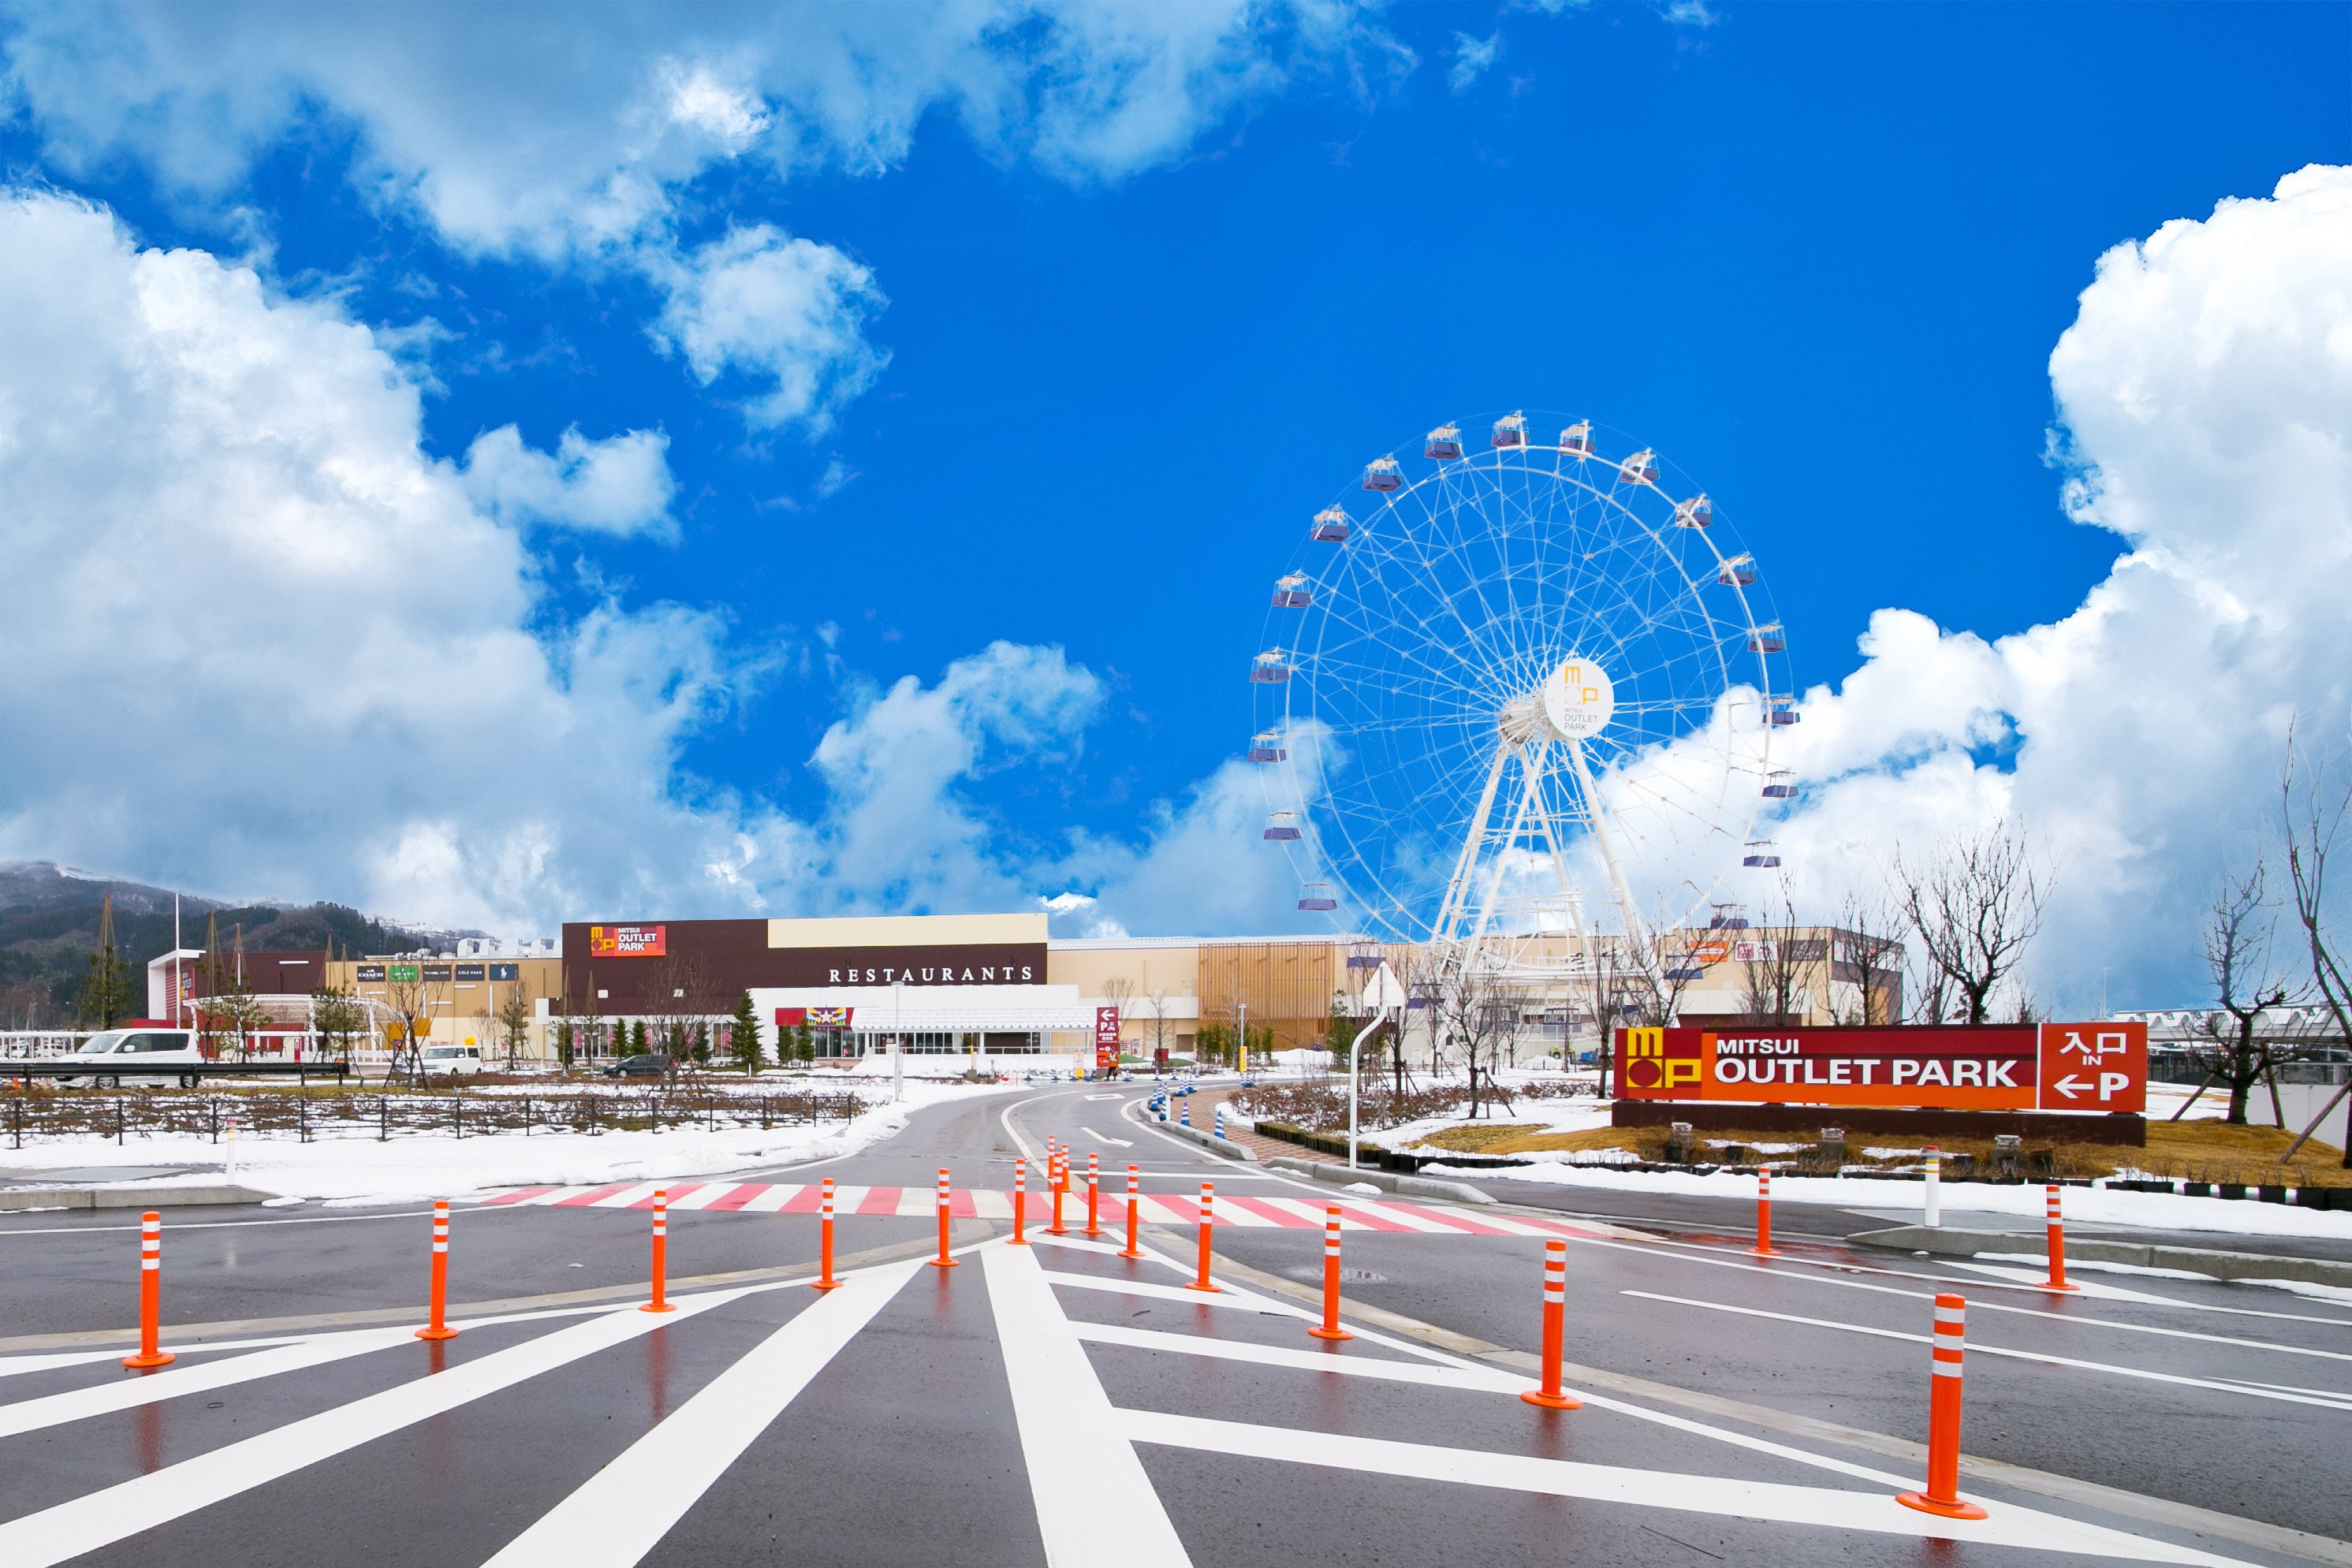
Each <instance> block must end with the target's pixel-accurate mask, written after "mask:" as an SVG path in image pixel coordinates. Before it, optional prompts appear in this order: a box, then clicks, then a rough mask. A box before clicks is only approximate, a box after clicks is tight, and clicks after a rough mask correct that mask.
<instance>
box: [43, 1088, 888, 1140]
mask: <svg viewBox="0 0 2352 1568" xmlns="http://www.w3.org/2000/svg"><path fill="white" fill-rule="evenodd" d="M863 1108H864V1102H863V1101H861V1100H860V1099H859V1098H858V1096H857V1095H856V1094H854V1093H843V1092H832V1093H817V1092H806V1093H797V1094H791V1093H787V1094H730V1093H723V1092H710V1091H702V1092H694V1091H687V1092H678V1091H667V1092H664V1091H643V1092H629V1091H610V1092H596V1091H590V1092H583V1093H578V1094H561V1095H543V1094H364V1093H353V1092H337V1093H332V1094H239V1095H222V1094H206V1093H203V1092H192V1091H187V1090H162V1091H157V1092H152V1093H144V1092H142V1093H133V1092H123V1093H119V1094H38V1095H30V1094H17V1095H14V1096H11V1097H9V1099H8V1102H7V1114H6V1118H5V1133H6V1135H7V1137H8V1139H9V1142H10V1144H11V1145H12V1146H14V1147H16V1148H23V1147H24V1146H25V1143H26V1139H36V1140H37V1139H41V1138H74V1137H89V1136H92V1135H97V1136H100V1137H110V1138H112V1139H113V1140H114V1141H115V1142H116V1143H118V1144H122V1143H128V1142H129V1141H130V1140H131V1138H132V1137H141V1138H198V1139H205V1140H207V1141H209V1142H212V1143H215V1144H216V1143H218V1142H220V1139H221V1134H222V1132H223V1130H224V1129H225V1128H226V1127H229V1126H232V1125H233V1126H234V1127H235V1128H236V1132H237V1134H238V1136H239V1137H247V1138H249V1137H292V1138H294V1139H296V1140H298V1141H299V1142H302V1143H306V1144H307V1143H313V1142H316V1141H317V1140H319V1139H321V1138H373V1139H375V1140H376V1141H378V1142H383V1141H387V1140H389V1139H391V1138H393V1137H395V1136H436V1135H438V1136H454V1137H458V1138H478V1137H489V1136H496V1135H500V1134H509V1135H514V1134H519V1135H520V1136H523V1137H529V1136H530V1135H532V1134H549V1133H587V1134H602V1133H642V1132H653V1133H661V1132H675V1131H679V1130H687V1129H691V1130H695V1131H707V1132H717V1131H719V1129H720V1128H722V1127H726V1128H747V1127H752V1126H758V1127H761V1128H763V1129H767V1128H773V1127H778V1126H787V1127H789V1126H799V1125H814V1124H820V1123H824V1122H827V1121H840V1122H846V1121H848V1120H850V1119H851V1118H852V1117H854V1116H856V1114H857V1113H858V1112H859V1111H860V1110H862V1109H863Z"/></svg>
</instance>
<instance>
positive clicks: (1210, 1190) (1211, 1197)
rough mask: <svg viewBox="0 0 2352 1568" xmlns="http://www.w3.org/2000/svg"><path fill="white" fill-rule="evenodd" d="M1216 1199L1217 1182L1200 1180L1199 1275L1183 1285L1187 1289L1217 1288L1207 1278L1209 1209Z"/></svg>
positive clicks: (1209, 1289)
mask: <svg viewBox="0 0 2352 1568" xmlns="http://www.w3.org/2000/svg"><path fill="white" fill-rule="evenodd" d="M1216 1201H1217V1184H1216V1183H1215V1182H1213V1181H1204V1182H1202V1184H1201V1277H1200V1278H1199V1279H1197V1280H1195V1281H1192V1283H1191V1284H1189V1285H1187V1286H1185V1287H1184V1288H1185V1289H1186V1290H1188V1291H1214V1290H1215V1289H1216V1288H1217V1287H1216V1284H1215V1283H1214V1282H1213V1281H1211V1280H1210V1278H1209V1226H1210V1223H1211V1218H1210V1210H1211V1208H1212V1207H1214V1205H1215V1204H1216Z"/></svg>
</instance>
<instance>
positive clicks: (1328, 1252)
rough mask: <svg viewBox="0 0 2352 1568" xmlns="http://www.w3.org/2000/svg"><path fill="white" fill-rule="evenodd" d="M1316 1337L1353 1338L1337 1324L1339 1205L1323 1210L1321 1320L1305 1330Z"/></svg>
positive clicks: (1328, 1206) (1353, 1336) (1331, 1205)
mask: <svg viewBox="0 0 2352 1568" xmlns="http://www.w3.org/2000/svg"><path fill="white" fill-rule="evenodd" d="M1307 1333H1311V1334H1313V1335H1314V1336H1315V1337H1316V1338H1317V1339H1353V1338H1355V1337H1356V1336H1355V1335H1354V1334H1351V1333H1349V1332H1348V1331H1347V1330H1346V1329H1343V1328H1341V1327H1340V1326H1339V1205H1338V1204H1336V1203H1334V1204H1329V1205H1327V1206H1326V1207H1325V1208H1324V1210H1323V1321H1322V1322H1320V1323H1318V1324H1316V1325H1315V1326H1313V1327H1311V1328H1309V1329H1308V1330H1307Z"/></svg>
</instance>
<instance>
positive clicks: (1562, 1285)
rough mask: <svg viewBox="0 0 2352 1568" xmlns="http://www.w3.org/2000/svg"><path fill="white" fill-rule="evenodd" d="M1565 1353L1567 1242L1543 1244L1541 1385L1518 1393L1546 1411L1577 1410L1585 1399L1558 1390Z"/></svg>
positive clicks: (1566, 1348) (1555, 1240)
mask: <svg viewBox="0 0 2352 1568" xmlns="http://www.w3.org/2000/svg"><path fill="white" fill-rule="evenodd" d="M1567 1353H1568V1243H1567V1242H1565V1241H1560V1240H1558V1239H1554V1240H1550V1241H1547V1242H1545V1243H1544V1307H1543V1386H1542V1387H1541V1388H1530V1389H1528V1391H1527V1392H1526V1393H1524V1394H1522V1395H1520V1396H1519V1397H1520V1398H1522V1399H1524V1400H1526V1401H1527V1402H1528V1404H1530V1405H1540V1406H1543V1407H1544V1408H1545V1409H1547V1410H1578V1409H1581V1408H1582V1407H1583V1405H1584V1401H1582V1400H1581V1399H1577V1398H1572V1397H1570V1396H1568V1395H1566V1394H1563V1393H1561V1392H1560V1389H1559V1364H1560V1361H1561V1360H1562V1358H1564V1357H1565V1356H1566V1354H1567Z"/></svg>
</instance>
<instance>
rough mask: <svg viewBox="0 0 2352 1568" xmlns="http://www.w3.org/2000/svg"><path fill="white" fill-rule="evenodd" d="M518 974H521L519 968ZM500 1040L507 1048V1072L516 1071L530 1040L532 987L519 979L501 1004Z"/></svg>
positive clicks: (499, 1013) (498, 1016)
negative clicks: (524, 1047) (523, 1050)
mask: <svg viewBox="0 0 2352 1568" xmlns="http://www.w3.org/2000/svg"><path fill="white" fill-rule="evenodd" d="M516 972H517V973H518V974H520V972H521V969H520V966H517V968H516ZM497 1022H498V1026H499V1040H500V1042H501V1043H503V1044H504V1045H505V1046H506V1048H507V1071H509V1072H512V1071H514V1070H515V1060H516V1058H518V1057H520V1056H521V1055H522V1048H523V1046H524V1044H525V1043H526V1042H527V1041H528V1040H530V983H529V982H528V981H525V980H521V979H517V980H516V981H515V982H514V983H513V984H512V985H510V986H509V987H508V988H507V999H506V1000H505V1001H503V1002H500V1003H499V1010H498V1015H497Z"/></svg>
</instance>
